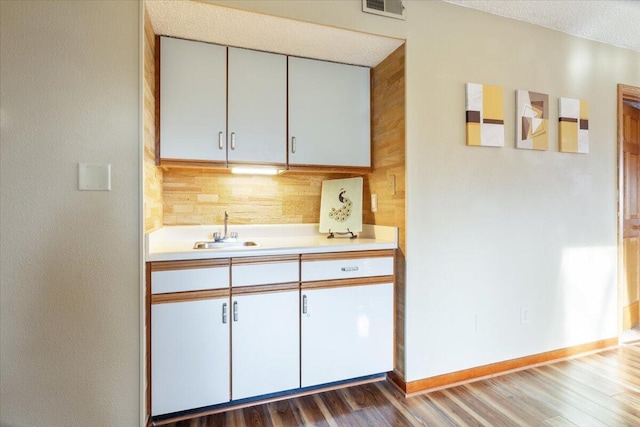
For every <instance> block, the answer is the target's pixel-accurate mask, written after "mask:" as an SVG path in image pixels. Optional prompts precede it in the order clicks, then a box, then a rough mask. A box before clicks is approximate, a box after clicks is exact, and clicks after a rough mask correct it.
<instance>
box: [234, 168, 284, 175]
mask: <svg viewBox="0 0 640 427" xmlns="http://www.w3.org/2000/svg"><path fill="white" fill-rule="evenodd" d="M231 173H234V174H242V175H277V174H278V169H274V168H231Z"/></svg>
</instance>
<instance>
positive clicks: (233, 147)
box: [231, 132, 236, 150]
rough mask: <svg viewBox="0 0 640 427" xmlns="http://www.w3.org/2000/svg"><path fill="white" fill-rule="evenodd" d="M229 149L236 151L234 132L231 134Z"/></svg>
mask: <svg viewBox="0 0 640 427" xmlns="http://www.w3.org/2000/svg"><path fill="white" fill-rule="evenodd" d="M231 149H232V150H235V149H236V133H235V132H231Z"/></svg>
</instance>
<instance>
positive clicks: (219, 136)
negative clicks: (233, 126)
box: [218, 132, 224, 150]
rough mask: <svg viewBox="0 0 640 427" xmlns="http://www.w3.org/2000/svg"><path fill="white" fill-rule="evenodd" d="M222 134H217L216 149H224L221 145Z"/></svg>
mask: <svg viewBox="0 0 640 427" xmlns="http://www.w3.org/2000/svg"><path fill="white" fill-rule="evenodd" d="M222 139H223V138H222V132H218V149H220V150H222V149H223V148H224V146H223V144H222V142H223V141H222Z"/></svg>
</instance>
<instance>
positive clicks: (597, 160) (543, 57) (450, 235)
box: [215, 0, 640, 381]
mask: <svg viewBox="0 0 640 427" xmlns="http://www.w3.org/2000/svg"><path fill="white" fill-rule="evenodd" d="M215 3H218V4H223V5H230V6H233V7H238V8H243V9H249V10H254V11H257V12H262V13H268V14H274V15H279V16H285V17H290V18H295V19H300V20H304V21H310V22H316V23H320V24H327V25H335V26H338V27H343V28H349V29H354V30H359V31H366V32H372V33H378V34H382V35H389V36H395V37H406V38H407V57H406V73H407V81H406V91H407V117H406V123H407V173H408V176H407V254H406V255H407V290H406V292H407V294H406V318H407V324H406V343H405V344H406V354H407V360H406V374H407V375H406V379H407V380H409V381H411V380H417V379H421V378H426V377H430V376H434V375H439V374H443V373H447V372H453V371H457V370H462V369H466V368H471V367H475V366H480V365H484V364H488V363H494V362H498V361H501V360H506V359H512V358H516V357H521V356H525V355H530V354H535V353H540V352H544V351H548V350H553V349H558V348H563V347H568V346H573V345H577V344H583V343H589V342H593V341H597V340H601V339H606V338H611V337H614V336H616V333H617V331H616V326H617V322H618V319H617V313H616V310H617V305H616V304H617V287H616V282H615V280H616V274H617V271H616V84H617V83H625V84H631V85H636V86H640V53H637V52H633V51H630V50H627V49H620V48H614V47H611V46H607V45H604V44H602V43H597V42H592V41H587V40H584V39H579V38H576V37H572V36H569V35H566V34H562V33H558V32H555V31H552V30H549V29H545V28H542V27H537V26H533V25H529V24H525V23H522V22H519V21H515V20H510V19H506V18H501V17H496V16H492V15H488V14H485V13H482V12H478V11H474V10H471V9H466V8H462V7H459V6H455V5H451V4H446V3H443V2H438V1H412V0H409V1H407V2H406V4H407V20H406V22H403V21H398V20H393V19H389V18H383V17H379V16H374V15H369V14H364V13H362V12H361V4H362V3H361V1H360V0H351V1H338V2H335V1H303V2H290V1H250V0H249V1H237V0H234V1H215ZM466 82H476V83H487V84H495V85H501V86H503V87H504V91H505V119H506V120H505V122H506V138H507V139H506V140H507V144H506V146H505V147H504V148H476V147H466V146H465V142H464V141H465V133H464V132H465V126H464V97H465V95H464V84H465V83H466ZM516 89H525V90H532V91H538V92H543V93H548V94H549V95H550V116H551V120H550V150H549V151H546V152H533V151H526V150H516V149H515V148H513V146H514V138H515V95H514V91H515V90H516ZM560 96H565V97H575V98H582V99H586V100H588V101H589V104H590V117H589V119H590V121H589V124H590V138H591V153H590V154H588V155H575V154H574V155H570V154H561V153H559V152H558V145H557V130H558V127H557V112H558V108H557V99H558V97H560ZM554 117H555V118H556V120H553V118H554ZM521 307H528V308H529V309H530V317H531V319H530V321H529V323H526V324H521V323H520V308H521Z"/></svg>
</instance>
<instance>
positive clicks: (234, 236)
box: [213, 211, 238, 242]
mask: <svg viewBox="0 0 640 427" xmlns="http://www.w3.org/2000/svg"><path fill="white" fill-rule="evenodd" d="M213 240H214V241H216V242H235V241H237V240H238V233H237V232H235V231H232V232H231V233H229V212H227V211H224V235H223V236H220V232H219V231H216V232H215V233H213Z"/></svg>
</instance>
